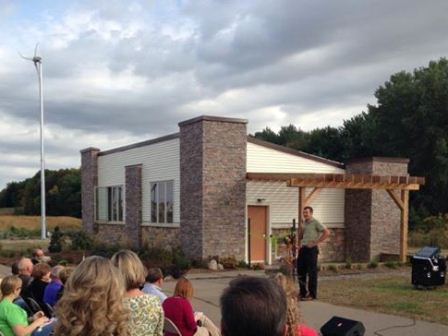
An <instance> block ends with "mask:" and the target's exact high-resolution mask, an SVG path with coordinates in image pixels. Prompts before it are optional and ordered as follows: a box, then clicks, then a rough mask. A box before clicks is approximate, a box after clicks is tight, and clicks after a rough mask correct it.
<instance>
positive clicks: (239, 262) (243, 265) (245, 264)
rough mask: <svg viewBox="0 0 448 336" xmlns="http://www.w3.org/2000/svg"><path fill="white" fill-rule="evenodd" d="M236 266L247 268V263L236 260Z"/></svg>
mask: <svg viewBox="0 0 448 336" xmlns="http://www.w3.org/2000/svg"><path fill="white" fill-rule="evenodd" d="M238 267H239V268H249V264H248V263H247V262H245V261H244V260H240V261H238Z"/></svg>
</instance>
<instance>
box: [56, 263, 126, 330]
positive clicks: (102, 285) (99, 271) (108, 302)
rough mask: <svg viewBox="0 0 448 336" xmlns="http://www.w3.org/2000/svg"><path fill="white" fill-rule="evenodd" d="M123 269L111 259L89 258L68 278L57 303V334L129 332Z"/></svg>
mask: <svg viewBox="0 0 448 336" xmlns="http://www.w3.org/2000/svg"><path fill="white" fill-rule="evenodd" d="M124 292H125V287H124V280H123V276H122V275H121V272H119V271H118V270H117V269H116V268H115V267H114V266H113V264H112V263H111V262H110V260H108V259H106V258H103V257H98V256H93V257H88V258H86V259H85V260H84V261H83V262H81V264H79V265H78V267H76V269H75V270H74V271H73V273H72V274H71V276H70V277H69V278H68V280H67V283H66V287H65V291H64V295H63V296H62V298H61V299H60V300H59V302H58V303H57V304H56V316H57V318H58V320H57V322H56V325H55V336H86V335H91V336H93V335H95V336H111V335H113V336H127V335H128V322H127V319H128V314H127V310H126V308H125V307H124V306H123V297H124Z"/></svg>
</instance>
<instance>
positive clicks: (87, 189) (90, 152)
mask: <svg viewBox="0 0 448 336" xmlns="http://www.w3.org/2000/svg"><path fill="white" fill-rule="evenodd" d="M99 152H100V150H99V149H98V148H93V147H89V148H86V149H83V150H81V209H82V224H83V228H84V230H85V231H87V232H89V233H93V232H94V224H95V187H96V186H97V185H98V153H99Z"/></svg>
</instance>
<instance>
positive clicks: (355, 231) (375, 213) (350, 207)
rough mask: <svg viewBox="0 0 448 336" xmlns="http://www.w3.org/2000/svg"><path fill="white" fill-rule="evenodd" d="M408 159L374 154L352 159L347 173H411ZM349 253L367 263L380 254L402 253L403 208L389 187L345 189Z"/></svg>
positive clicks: (347, 250)
mask: <svg viewBox="0 0 448 336" xmlns="http://www.w3.org/2000/svg"><path fill="white" fill-rule="evenodd" d="M408 163H409V160H408V159H403V158H386V157H371V158H366V159H355V160H351V161H349V162H348V163H347V164H346V173H347V174H369V175H380V176H381V175H382V176H385V175H399V176H406V175H408ZM345 230H346V234H345V237H346V252H347V253H346V256H347V258H351V260H352V261H357V262H368V261H370V260H372V259H374V258H376V257H378V256H379V255H380V254H381V253H388V254H397V255H399V253H400V210H399V209H398V207H397V206H396V204H395V203H394V202H393V201H392V199H391V198H390V196H389V195H388V194H387V191H386V190H383V189H378V190H359V189H358V190H356V189H347V190H346V191H345Z"/></svg>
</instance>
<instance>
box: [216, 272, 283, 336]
mask: <svg viewBox="0 0 448 336" xmlns="http://www.w3.org/2000/svg"><path fill="white" fill-rule="evenodd" d="M220 303H221V331H222V334H223V335H224V336H242V335H245V336H283V335H285V332H286V311H287V305H286V296H285V292H284V291H283V290H282V289H281V287H280V286H279V285H277V284H276V283H275V282H273V281H272V280H268V279H265V278H256V277H239V278H237V279H235V280H232V281H231V282H230V284H229V287H227V288H226V289H225V290H224V292H223V294H222V296H221V299H220Z"/></svg>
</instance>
